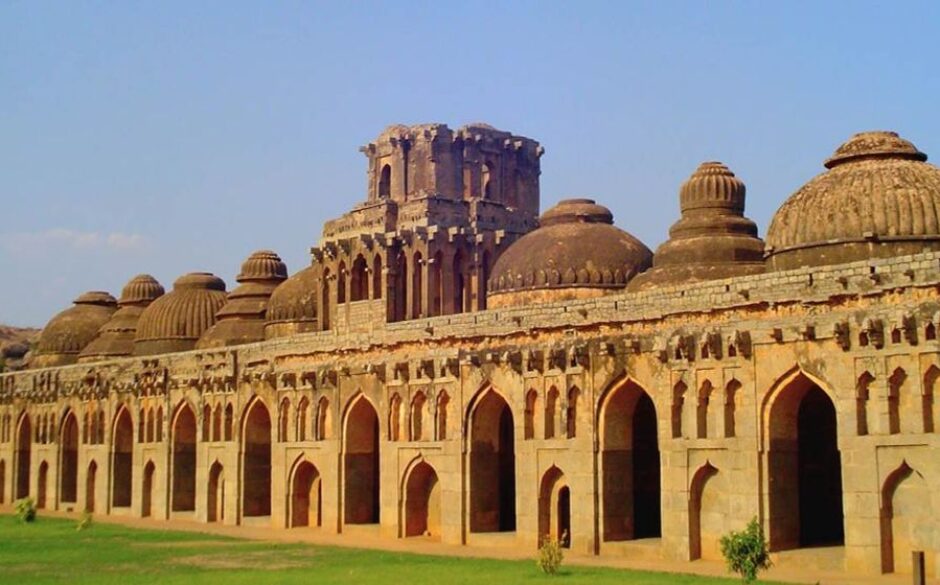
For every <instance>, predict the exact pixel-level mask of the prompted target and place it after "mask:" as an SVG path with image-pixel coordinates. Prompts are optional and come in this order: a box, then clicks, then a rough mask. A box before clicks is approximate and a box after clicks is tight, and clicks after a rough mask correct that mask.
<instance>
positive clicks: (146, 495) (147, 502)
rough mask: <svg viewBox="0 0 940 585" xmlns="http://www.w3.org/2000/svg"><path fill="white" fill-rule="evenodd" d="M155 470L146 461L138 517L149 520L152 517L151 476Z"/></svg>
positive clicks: (152, 465) (149, 462) (150, 463)
mask: <svg viewBox="0 0 940 585" xmlns="http://www.w3.org/2000/svg"><path fill="white" fill-rule="evenodd" d="M156 469H157V468H156V465H154V464H153V461H148V462H147V465H145V466H144V481H143V488H142V489H141V500H140V515H141V517H143V518H149V517H150V516H151V515H153V476H154V472H156Z"/></svg>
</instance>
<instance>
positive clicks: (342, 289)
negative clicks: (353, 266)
mask: <svg viewBox="0 0 940 585" xmlns="http://www.w3.org/2000/svg"><path fill="white" fill-rule="evenodd" d="M347 272H348V271H347V269H346V261H345V260H340V263H339V266H338V267H337V268H336V305H337V306H339V305H342V304H343V303H345V302H346V276H347Z"/></svg>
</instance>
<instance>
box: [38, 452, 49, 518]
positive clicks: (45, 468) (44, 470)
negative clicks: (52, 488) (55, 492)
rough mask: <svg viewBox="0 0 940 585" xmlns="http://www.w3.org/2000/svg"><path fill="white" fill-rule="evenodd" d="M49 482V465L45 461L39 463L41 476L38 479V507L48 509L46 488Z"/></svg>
mask: <svg viewBox="0 0 940 585" xmlns="http://www.w3.org/2000/svg"><path fill="white" fill-rule="evenodd" d="M48 482H49V464H48V463H46V462H45V461H41V462H40V463H39V475H38V477H37V479H36V507H37V508H38V509H40V510H45V509H46V487H47V484H48Z"/></svg>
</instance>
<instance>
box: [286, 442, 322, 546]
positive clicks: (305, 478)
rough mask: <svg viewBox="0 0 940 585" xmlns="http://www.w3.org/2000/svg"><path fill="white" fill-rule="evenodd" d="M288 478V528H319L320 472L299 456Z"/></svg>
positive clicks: (320, 523)
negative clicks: (289, 479)
mask: <svg viewBox="0 0 940 585" xmlns="http://www.w3.org/2000/svg"><path fill="white" fill-rule="evenodd" d="M290 477H291V481H290V486H291V488H290V527H291V528H297V527H300V526H316V527H319V526H321V525H322V520H323V519H322V516H321V501H322V498H321V491H322V485H321V484H322V482H321V480H320V471H319V470H318V469H317V468H316V466H315V465H314V464H312V463H310V462H309V461H307V460H306V459H303V458H302V456H301V458H300V459H298V461H296V462H295V463H294V469H293V472H292V473H291V476H290Z"/></svg>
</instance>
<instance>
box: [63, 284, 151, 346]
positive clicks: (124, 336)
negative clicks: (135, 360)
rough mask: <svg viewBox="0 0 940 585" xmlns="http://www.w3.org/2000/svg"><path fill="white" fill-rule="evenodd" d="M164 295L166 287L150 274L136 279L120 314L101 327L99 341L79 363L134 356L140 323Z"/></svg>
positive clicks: (124, 297)
mask: <svg viewBox="0 0 940 585" xmlns="http://www.w3.org/2000/svg"><path fill="white" fill-rule="evenodd" d="M163 293H164V290H163V286H162V285H161V284H160V283H159V282H157V279H155V278H154V277H152V276H150V275H149V274H138V275H137V276H135V277H134V278H132V279H131V280H130V282H128V283H127V284H126V285H124V289H123V290H122V291H121V299H120V300H119V301H118V307H119V308H118V310H117V312H115V313H114V314H113V315H111V318H110V319H109V320H108V322H107V323H105V324H104V325H103V326H102V327H101V329H100V330H99V331H98V335H97V337H95V339H94V340H93V341H92V342H91V343H89V344H88V345H87V346H85V349H83V350H82V352H81V353H80V354H79V356H78V361H79V362H94V361H99V360H106V359H111V358H117V357H124V356H129V355H134V336H135V334H136V333H137V322H138V321H139V319H140V316H141V314H143V312H144V309H145V308H147V306H148V305H150V303H152V302H153V301H154V300H156V299H157V298H159V297H161V296H163Z"/></svg>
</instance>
